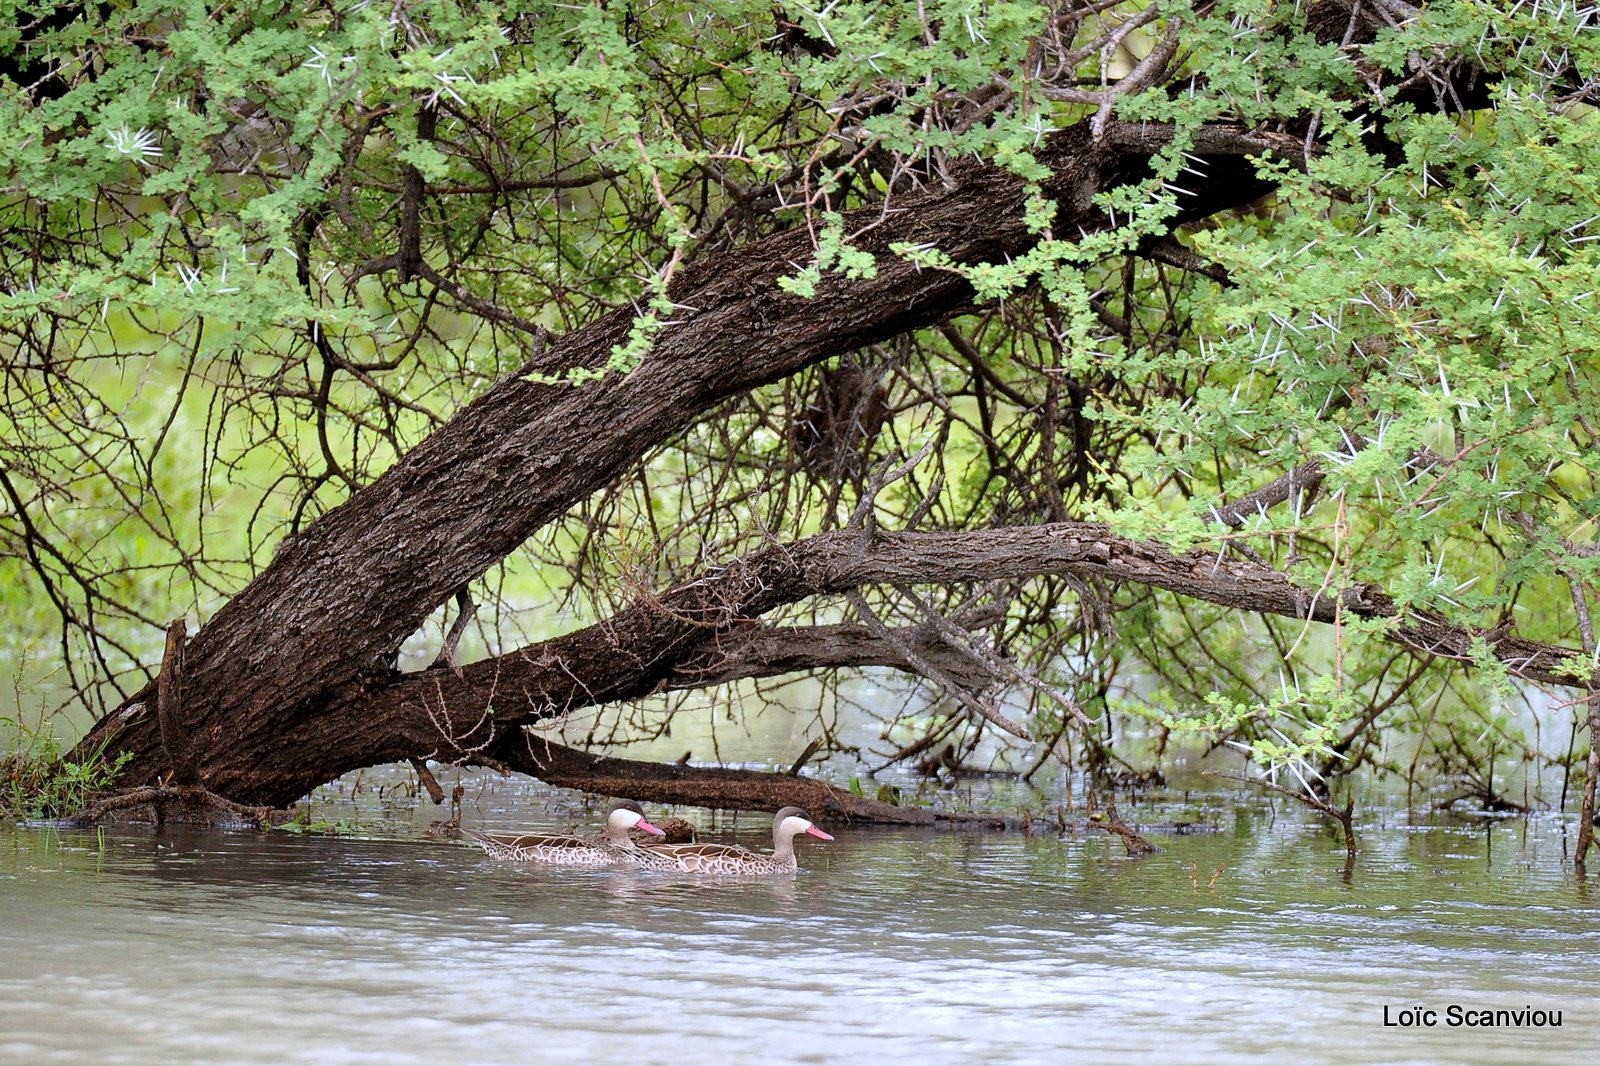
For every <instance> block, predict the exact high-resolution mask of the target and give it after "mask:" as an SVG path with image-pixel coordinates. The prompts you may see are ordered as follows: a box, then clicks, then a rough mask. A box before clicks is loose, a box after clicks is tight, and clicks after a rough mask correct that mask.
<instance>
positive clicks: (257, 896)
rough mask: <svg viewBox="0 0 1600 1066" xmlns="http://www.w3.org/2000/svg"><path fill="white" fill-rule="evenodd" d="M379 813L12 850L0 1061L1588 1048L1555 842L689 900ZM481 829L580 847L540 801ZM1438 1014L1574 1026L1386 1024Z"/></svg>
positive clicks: (845, 852) (806, 1058) (8, 853)
mask: <svg viewBox="0 0 1600 1066" xmlns="http://www.w3.org/2000/svg"><path fill="white" fill-rule="evenodd" d="M380 806H381V807H382V809H381V810H379V809H375V808H374V806H373V805H372V804H371V803H368V805H367V806H366V807H365V808H355V809H354V810H355V813H356V814H357V815H359V816H361V817H364V818H365V819H366V821H365V827H366V830H367V832H368V833H369V837H368V838H350V837H337V838H329V837H304V836H293V835H289V834H285V833H282V832H275V833H266V834H263V833H228V832H219V831H179V830H166V831H148V832H138V831H131V830H130V831H122V832H117V833H108V834H106V835H104V836H103V837H102V836H100V835H98V834H95V833H70V832H69V833H61V832H58V831H56V830H50V829H39V828H16V827H0V929H3V933H0V936H3V944H4V948H3V952H0V1062H5V1063H12V1062H16V1063H24V1062H26V1063H75V1064H76V1063H85V1062H96V1063H107V1064H110V1063H155V1062H171V1063H201V1062H206V1063H210V1062H217V1063H237V1064H254V1063H261V1064H269V1063H270V1064H273V1066H278V1064H281V1063H286V1062H295V1063H303V1062H315V1063H344V1062H350V1063H355V1062H361V1063H372V1062H383V1063H394V1064H405V1063H417V1064H423V1063H428V1064H434V1063H438V1062H473V1063H526V1062H534V1061H538V1062H555V1061H571V1062H589V1063H657V1062H659V1063H682V1062H698V1061H728V1062H751V1063H754V1062H762V1063H798V1062H839V1061H847V1060H860V1061H870V1062H874V1063H908V1064H909V1063H916V1064H918V1066H926V1064H929V1063H968V1062H1015V1063H1035V1062H1037V1063H1062V1062H1094V1063H1152V1064H1153V1063H1279V1062H1290V1061H1307V1062H1323V1063H1376V1062H1388V1063H1425V1062H1482V1063H1517V1064H1519V1066H1520V1064H1527V1063H1531V1062H1539V1063H1553V1062H1578V1061H1593V1054H1594V1053H1593V1048H1594V1046H1595V1040H1596V1038H1597V1037H1600V1004H1597V1000H1600V935H1597V933H1596V920H1597V918H1600V898H1597V896H1596V894H1595V892H1594V891H1592V890H1591V888H1590V887H1589V886H1586V885H1584V884H1582V883H1580V882H1579V881H1578V880H1576V879H1575V877H1574V875H1573V874H1572V873H1571V872H1570V869H1569V868H1568V866H1567V865H1566V863H1565V861H1564V856H1563V848H1564V845H1565V841H1564V837H1563V833H1564V832H1566V831H1568V830H1569V829H1570V826H1569V825H1568V824H1567V823H1566V822H1564V821H1563V820H1561V819H1557V818H1553V817H1535V818H1532V819H1527V820H1521V821H1511V822H1497V823H1492V824H1489V825H1486V826H1485V825H1479V824H1472V823H1455V822H1444V823H1440V824H1429V825H1412V824H1409V819H1408V818H1407V817H1406V815H1405V814H1404V812H1396V811H1389V812H1386V813H1382V814H1381V816H1373V817H1371V818H1370V819H1369V821H1368V824H1366V825H1365V827H1364V832H1363V837H1364V841H1363V843H1364V849H1363V852H1362V855H1361V861H1360V864H1359V866H1358V868H1357V871H1356V874H1355V877H1354V879H1353V881H1352V882H1351V883H1349V884H1346V883H1345V882H1344V881H1343V880H1342V878H1341V876H1340V875H1341V867H1342V865H1343V851H1342V848H1341V847H1340V846H1339V844H1338V841H1337V839H1336V837H1334V836H1332V835H1330V834H1328V833H1327V832H1326V831H1325V829H1324V828H1323V827H1321V826H1320V825H1318V824H1316V823H1314V822H1308V821H1306V820H1304V819H1303V818H1302V817H1301V816H1300V815H1299V813H1298V812H1296V811H1293V810H1284V809H1279V810H1277V811H1276V812H1273V811H1270V810H1269V809H1268V808H1267V806H1266V805H1265V804H1261V803H1256V802H1253V801H1244V800H1240V801H1238V803H1237V804H1236V805H1235V806H1234V807H1232V808H1230V809H1228V810H1226V811H1224V812H1222V814H1221V815H1220V816H1219V817H1218V818H1217V821H1218V822H1219V824H1220V826H1221V831H1219V832H1213V833H1204V834H1197V835H1188V836H1172V837H1166V838H1162V839H1161V843H1163V844H1164V845H1165V846H1166V848H1167V850H1166V852H1165V853H1163V854H1161V855H1157V856H1154V857H1152V858H1148V859H1143V860H1138V861H1133V860H1128V859H1126V858H1124V857H1122V848H1121V846H1120V845H1119V844H1116V843H1114V842H1112V841H1110V840H1109V839H1106V838H1104V837H1101V836H1090V837H1084V836H1081V835H1066V836H1061V837H1057V836H1056V835H1054V834H1048V835H1042V836H1023V835H1022V834H1018V833H1011V834H992V835H964V834H958V833H951V832H944V831H885V830H845V831H841V832H840V833H839V840H838V841H837V842H836V843H834V844H831V845H830V844H818V845H817V846H815V847H811V848H807V849H805V852H804V855H803V859H802V862H803V867H804V868H803V869H802V870H801V872H800V873H799V875H798V876H796V877H794V878H792V879H786V880H779V881H776V882H754V883H737V882H733V883H728V882H710V883H707V882H699V881H694V880H686V879H684V878H681V877H674V876H668V875H661V874H654V873H645V872H639V871H635V870H624V869H615V870H598V871H587V870H567V869H548V868H539V867H523V866H516V865H507V864H503V863H498V862H494V861H491V860H489V859H487V858H485V857H483V856H482V855H481V854H479V853H478V852H477V851H476V850H474V849H471V848H467V847H463V846H458V845H451V844H445V843H439V842H435V841H432V840H429V839H427V838H426V836H425V835H424V834H423V833H422V832H421V820H425V819H426V817H428V815H429V812H428V811H422V812H419V813H418V814H416V815H415V816H413V815H412V814H411V810H410V807H409V806H408V805H407V804H405V803H389V804H384V805H380ZM338 807H339V805H338V804H337V803H333V804H329V805H327V806H326V807H325V810H326V811H336V810H337V809H338ZM477 807H478V808H479V810H475V811H469V819H470V818H473V817H476V818H477V819H478V821H479V822H481V823H482V824H490V825H496V824H498V825H513V824H515V825H527V826H529V827H540V826H543V827H547V828H559V827H562V826H564V825H565V824H567V823H569V822H570V821H572V820H574V819H575V818H576V819H580V820H581V819H582V818H583V817H585V814H584V812H582V811H574V810H573V809H572V808H570V807H567V806H564V805H563V801H562V799H561V798H560V797H559V796H558V797H556V798H555V799H554V800H552V799H551V796H550V794H549V793H547V792H544V791H541V790H540V789H539V787H538V786H536V785H532V784H529V785H527V786H524V787H517V788H508V787H503V786H502V787H500V788H499V790H498V791H496V792H495V793H494V795H493V797H492V798H491V801H490V802H485V801H484V800H483V799H482V797H481V796H480V799H479V802H478V804H477ZM482 812H486V813H482ZM680 813H685V814H689V815H691V816H696V815H703V812H693V811H685V812H680ZM765 824H767V820H766V819H765V818H764V817H760V816H746V817H745V818H743V819H740V820H739V821H738V822H737V825H736V828H737V833H736V834H735V835H736V836H737V838H738V839H740V840H744V841H746V842H747V843H751V844H759V843H760V839H761V828H762V827H763V826H764V825H765ZM374 835H375V838H373V837H374ZM1451 1003H1459V1004H1463V1005H1466V1006H1469V1007H1472V1008H1474V1009H1481V1008H1491V1007H1522V1006H1525V1005H1529V1004H1531V1005H1533V1006H1534V1007H1536V1008H1539V1009H1545V1010H1560V1011H1562V1012H1563V1023H1564V1024H1563V1026H1562V1028H1559V1029H1527V1028H1523V1029H1515V1028H1503V1029H1495V1030H1489V1031H1471V1030H1465V1029H1449V1028H1446V1027H1445V1026H1444V1025H1443V1024H1442V1021H1441V1025H1440V1026H1439V1027H1437V1028H1435V1029H1396V1028H1385V1027H1384V1026H1383V1024H1382V1022H1383V1010H1384V1007H1385V1005H1386V1004H1387V1005H1389V1007H1390V1008H1391V1011H1392V1012H1397V1011H1398V1010H1399V1009H1400V1008H1402V1007H1407V1006H1414V1005H1422V1006H1426V1007H1434V1008H1437V1009H1439V1010H1440V1011H1441V1019H1442V1017H1443V1015H1442V1011H1443V1010H1444V1008H1445V1007H1446V1006H1447V1005H1449V1004H1451Z"/></svg>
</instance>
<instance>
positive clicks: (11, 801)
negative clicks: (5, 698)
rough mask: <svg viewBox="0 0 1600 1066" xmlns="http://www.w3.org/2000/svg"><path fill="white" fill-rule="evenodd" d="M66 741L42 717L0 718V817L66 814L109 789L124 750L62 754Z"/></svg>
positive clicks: (123, 758)
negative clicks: (31, 720) (73, 756)
mask: <svg viewBox="0 0 1600 1066" xmlns="http://www.w3.org/2000/svg"><path fill="white" fill-rule="evenodd" d="M67 748H68V745H64V744H63V743H62V742H61V739H60V738H59V737H58V736H57V735H56V730H55V728H54V726H53V725H52V724H51V722H50V721H49V720H48V719H42V720H40V721H39V722H36V723H32V724H30V723H28V722H26V721H24V720H23V719H22V717H21V715H20V714H19V715H18V716H16V717H0V815H3V816H5V817H8V818H19V819H54V818H70V817H72V816H73V815H76V814H81V813H82V812H83V810H84V809H85V808H86V807H87V806H88V805H89V801H90V800H91V799H92V798H93V797H94V795H95V794H96V793H98V792H103V791H104V790H106V789H108V788H110V787H111V785H112V784H113V783H114V782H115V781H116V778H117V775H118V774H119V773H121V771H122V768H123V767H124V766H125V765H126V764H127V761H128V758H129V756H128V754H127V753H126V752H124V753H120V754H118V755H115V756H112V755H110V754H109V753H108V752H107V751H106V750H105V748H104V747H103V746H102V747H101V748H98V749H96V750H93V751H89V752H83V753H80V754H79V756H78V757H77V758H76V759H69V758H67V754H68V752H67Z"/></svg>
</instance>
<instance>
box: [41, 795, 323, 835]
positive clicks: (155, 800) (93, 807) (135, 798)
mask: <svg viewBox="0 0 1600 1066" xmlns="http://www.w3.org/2000/svg"><path fill="white" fill-rule="evenodd" d="M113 816H115V817H113ZM292 817H294V812H293V811H290V810H282V809H279V808H275V807H249V806H246V805H244V804H242V803H235V802H233V801H232V800H230V799H228V798H227V797H225V796H219V795H217V794H216V793H215V792H212V791H210V790H208V789H205V788H202V787H200V786H199V785H142V786H140V787H138V788H130V789H125V790H123V791H120V792H111V793H107V794H105V795H103V796H102V797H101V798H100V799H98V800H96V801H95V802H94V803H92V804H90V805H89V807H88V808H87V809H86V810H85V811H84V812H83V813H82V814H80V815H78V816H77V817H76V818H74V819H72V821H74V822H76V823H79V824H82V825H94V824H97V823H100V822H105V821H114V822H148V823H153V824H155V825H203V826H211V827H214V828H224V829H263V828H267V827H270V826H274V825H279V824H281V823H283V822H287V821H288V820H289V819H291V818H292Z"/></svg>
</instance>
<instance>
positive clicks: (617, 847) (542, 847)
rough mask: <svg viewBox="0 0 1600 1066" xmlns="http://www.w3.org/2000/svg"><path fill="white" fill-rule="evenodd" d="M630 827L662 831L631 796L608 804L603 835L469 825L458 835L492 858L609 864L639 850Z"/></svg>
mask: <svg viewBox="0 0 1600 1066" xmlns="http://www.w3.org/2000/svg"><path fill="white" fill-rule="evenodd" d="M634 828H638V829H643V830H644V831H645V832H646V833H650V834H652V835H653V836H665V835H666V834H664V833H663V832H662V831H661V830H659V829H657V828H656V827H655V826H653V825H651V824H650V823H649V822H647V821H646V820H645V817H644V811H643V810H641V809H640V807H639V805H638V804H637V803H635V802H633V801H632V800H617V801H615V802H614V803H612V804H611V807H610V809H609V810H608V811H607V812H606V832H605V836H603V837H601V838H599V839H589V838H587V837H575V836H553V835H547V834H542V833H480V832H477V831H476V830H472V829H463V830H462V831H461V835H462V836H464V837H466V838H467V839H468V840H471V841H473V842H474V843H476V844H477V845H479V846H480V847H482V848H483V850H484V851H486V852H488V853H489V856H490V857H491V858H495V859H507V860H510V861H513V862H542V863H549V864H551V865H556V866H610V865H612V864H613V863H619V862H627V861H628V858H629V856H630V855H631V854H632V853H634V852H636V851H638V850H639V846H638V845H637V844H635V843H634V842H633V841H632V840H631V839H630V838H629V837H628V830H630V829H634Z"/></svg>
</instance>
